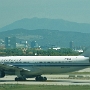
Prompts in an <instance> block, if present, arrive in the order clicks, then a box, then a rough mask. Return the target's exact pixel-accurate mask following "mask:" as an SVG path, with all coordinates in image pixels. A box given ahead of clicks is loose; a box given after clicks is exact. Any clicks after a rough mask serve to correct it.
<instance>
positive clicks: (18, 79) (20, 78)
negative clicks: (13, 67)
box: [15, 77, 26, 81]
mask: <svg viewBox="0 0 90 90" xmlns="http://www.w3.org/2000/svg"><path fill="white" fill-rule="evenodd" d="M15 81H26V78H25V77H16V78H15Z"/></svg>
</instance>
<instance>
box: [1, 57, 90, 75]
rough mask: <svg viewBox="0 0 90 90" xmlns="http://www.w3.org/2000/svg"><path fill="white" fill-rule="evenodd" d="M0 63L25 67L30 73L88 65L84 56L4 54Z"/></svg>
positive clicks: (79, 67) (71, 68)
mask: <svg viewBox="0 0 90 90" xmlns="http://www.w3.org/2000/svg"><path fill="white" fill-rule="evenodd" d="M0 63H1V64H7V65H13V66H16V67H19V68H22V69H26V70H28V71H30V73H29V74H31V75H34V74H37V75H38V74H40V75H41V74H56V73H67V72H72V71H76V70H80V69H84V68H86V67H88V66H89V65H90V61H89V57H84V56H6V57H0ZM23 74H24V72H23Z"/></svg>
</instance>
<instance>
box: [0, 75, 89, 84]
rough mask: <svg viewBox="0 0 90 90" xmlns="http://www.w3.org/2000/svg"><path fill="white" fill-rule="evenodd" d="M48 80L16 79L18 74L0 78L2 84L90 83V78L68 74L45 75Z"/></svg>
mask: <svg viewBox="0 0 90 90" xmlns="http://www.w3.org/2000/svg"><path fill="white" fill-rule="evenodd" d="M45 76H46V77H47V79H48V80H47V81H35V79H34V78H30V79H27V81H14V78H15V77H16V76H5V77H4V78H0V84H29V85H90V79H84V78H83V79H79V78H78V79H74V78H72V79H70V78H68V75H45Z"/></svg>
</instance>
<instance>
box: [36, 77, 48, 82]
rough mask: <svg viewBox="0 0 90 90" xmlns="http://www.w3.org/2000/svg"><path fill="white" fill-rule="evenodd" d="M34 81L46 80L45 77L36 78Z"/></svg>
mask: <svg viewBox="0 0 90 90" xmlns="http://www.w3.org/2000/svg"><path fill="white" fill-rule="evenodd" d="M35 80H36V81H47V78H46V77H42V76H37V77H36V78H35Z"/></svg>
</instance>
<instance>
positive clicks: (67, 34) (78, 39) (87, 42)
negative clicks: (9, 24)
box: [0, 28, 90, 47]
mask: <svg viewBox="0 0 90 90" xmlns="http://www.w3.org/2000/svg"><path fill="white" fill-rule="evenodd" d="M7 36H12V37H13V36H15V37H16V38H17V42H19V41H20V40H27V41H28V42H29V43H30V42H31V41H33V40H35V41H37V43H38V44H39V45H40V46H53V45H55V46H60V47H69V42H70V41H73V45H74V46H75V47H76V46H78V47H79V46H90V33H81V32H72V31H60V30H48V29H36V30H27V29H22V28H21V29H13V30H8V31H3V32H0V39H5V37H7Z"/></svg>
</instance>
